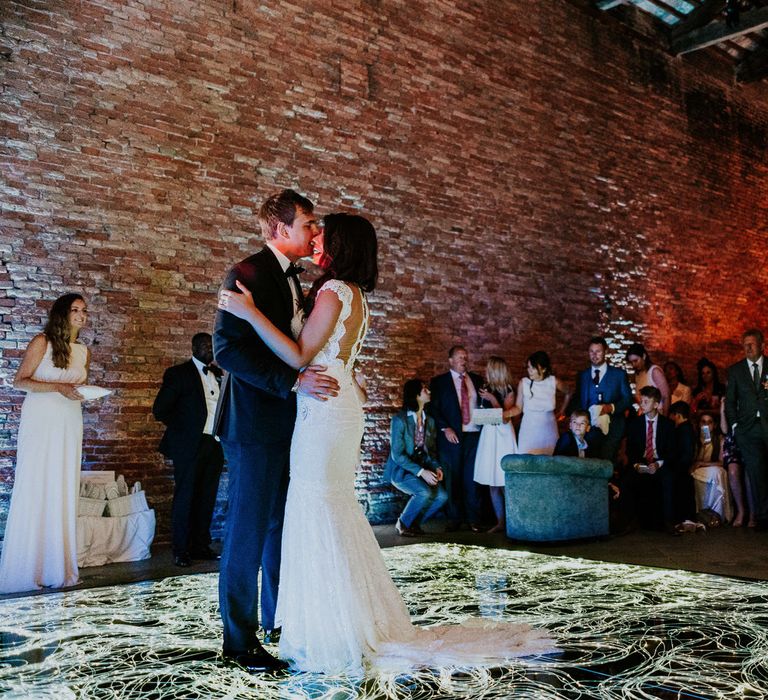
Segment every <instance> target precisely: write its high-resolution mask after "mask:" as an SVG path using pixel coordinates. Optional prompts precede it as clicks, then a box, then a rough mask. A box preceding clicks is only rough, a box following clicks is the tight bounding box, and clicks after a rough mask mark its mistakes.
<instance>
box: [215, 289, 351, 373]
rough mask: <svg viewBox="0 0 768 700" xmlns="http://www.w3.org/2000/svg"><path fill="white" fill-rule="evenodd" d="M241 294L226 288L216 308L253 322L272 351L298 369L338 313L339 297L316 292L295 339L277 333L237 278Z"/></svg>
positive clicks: (321, 342) (313, 352)
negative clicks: (310, 309) (313, 304)
mask: <svg viewBox="0 0 768 700" xmlns="http://www.w3.org/2000/svg"><path fill="white" fill-rule="evenodd" d="M235 284H236V285H237V288H238V289H239V290H240V291H241V294H238V293H236V292H231V291H229V290H227V289H224V290H222V291H221V292H220V293H219V308H220V309H221V310H222V311H227V312H229V313H231V314H233V315H235V316H237V317H238V318H242V319H244V320H246V321H248V323H250V324H251V326H253V329H254V330H255V331H256V332H257V333H258V334H259V336H260V337H261V339H262V340H263V341H264V342H265V343H266V345H267V346H268V347H269V349H270V350H272V352H274V353H275V355H277V356H278V357H279V358H280V359H281V360H283V362H285V363H286V364H287V365H290V366H291V367H293V368H294V369H301V368H302V367H304V366H306V365H307V364H308V363H309V361H310V360H311V359H312V358H313V357H314V356H315V355H316V354H317V352H318V351H319V350H320V349H321V348H322V347H323V346H324V345H325V344H326V342H328V338H330V337H331V333H333V329H334V327H335V325H336V321H337V320H338V318H339V314H340V313H341V301H340V299H339V298H338V297H337V296H336V295H335V294H334V293H333V292H328V291H326V292H320V294H318V295H317V299H316V300H315V306H314V308H313V309H312V313H311V314H310V316H309V318H308V319H307V322H306V323H305V324H304V328H303V330H302V331H301V335H299V339H298V340H293V338H289V337H288V336H286V335H284V334H283V333H281V332H280V331H279V330H278V329H277V328H276V327H275V325H274V324H273V323H272V322H271V321H270V320H269V319H268V318H267V317H266V316H265V315H264V314H263V313H261V311H259V309H257V308H256V305H255V304H254V303H253V296H252V295H251V293H250V292H249V291H248V288H247V287H245V285H243V284H241V283H240V281H239V280H237V281H236V282H235Z"/></svg>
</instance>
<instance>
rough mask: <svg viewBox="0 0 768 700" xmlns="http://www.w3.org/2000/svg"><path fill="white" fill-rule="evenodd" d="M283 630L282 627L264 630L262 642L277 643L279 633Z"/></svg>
mask: <svg viewBox="0 0 768 700" xmlns="http://www.w3.org/2000/svg"><path fill="white" fill-rule="evenodd" d="M282 631H283V628H282V627H275V629H273V630H264V640H263V643H264V644H277V643H278V642H279V641H280V633H281V632H282Z"/></svg>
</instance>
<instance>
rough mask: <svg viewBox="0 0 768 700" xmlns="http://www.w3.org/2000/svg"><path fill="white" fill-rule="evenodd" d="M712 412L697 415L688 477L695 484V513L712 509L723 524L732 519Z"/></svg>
mask: <svg viewBox="0 0 768 700" xmlns="http://www.w3.org/2000/svg"><path fill="white" fill-rule="evenodd" d="M718 417H719V416H717V415H716V414H715V413H714V412H711V413H709V412H708V413H701V414H699V439H698V441H697V444H696V457H695V458H694V461H693V467H691V476H693V479H694V481H696V482H697V486H696V510H697V511H701V510H706V509H709V510H713V511H715V512H716V513H717V514H718V515H719V516H720V518H721V519H722V521H723V522H724V523H726V522H730V521H731V520H732V518H733V505H732V503H731V494H730V490H729V488H728V472H727V471H726V469H725V467H724V466H723V449H722V448H723V439H722V435H721V434H720V430H719V427H720V426H719V421H718Z"/></svg>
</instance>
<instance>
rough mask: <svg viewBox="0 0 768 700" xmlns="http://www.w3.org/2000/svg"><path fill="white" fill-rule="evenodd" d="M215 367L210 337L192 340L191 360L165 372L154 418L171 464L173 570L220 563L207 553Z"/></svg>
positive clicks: (212, 498)
mask: <svg viewBox="0 0 768 700" xmlns="http://www.w3.org/2000/svg"><path fill="white" fill-rule="evenodd" d="M212 363H213V343H212V340H211V335H210V333H197V334H196V335H195V336H193V338H192V358H191V359H189V360H187V361H186V362H182V363H181V364H179V365H174V366H173V367H169V368H168V369H167V370H166V371H165V374H164V375H163V383H162V386H161V387H160V391H159V392H158V394H157V398H156V399H155V403H154V406H153V407H152V413H153V414H154V416H155V418H156V419H157V420H159V421H161V422H162V423H164V424H165V425H166V431H165V434H164V435H163V439H162V440H161V442H160V452H162V453H163V454H164V455H165V456H166V457H168V458H169V459H171V460H172V461H173V479H174V489H173V508H172V516H171V517H172V523H173V558H174V563H175V564H176V566H189V565H190V564H191V563H192V560H193V559H204V560H205V559H218V558H219V555H218V554H216V552H214V551H213V550H212V549H211V546H210V545H211V535H210V529H211V520H212V518H213V510H214V507H215V506H216V493H217V492H218V488H219V477H220V476H221V468H222V465H223V464H224V453H223V452H222V449H221V443H220V442H219V440H218V438H216V437H214V435H213V417H214V415H215V413H216V402H217V401H218V400H219V377H220V375H221V370H220V369H219V368H218V367H216V366H215V365H214V364H212Z"/></svg>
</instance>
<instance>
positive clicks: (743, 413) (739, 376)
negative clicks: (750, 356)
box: [725, 357, 768, 435]
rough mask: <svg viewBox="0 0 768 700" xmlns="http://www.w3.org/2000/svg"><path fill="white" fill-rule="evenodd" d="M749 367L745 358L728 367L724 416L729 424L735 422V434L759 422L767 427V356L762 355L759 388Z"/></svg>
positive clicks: (741, 432)
mask: <svg viewBox="0 0 768 700" xmlns="http://www.w3.org/2000/svg"><path fill="white" fill-rule="evenodd" d="M750 367H751V364H747V360H741V361H740V362H737V363H736V364H735V365H731V366H730V367H729V368H728V384H727V385H726V392H725V417H726V418H727V419H728V424H729V425H733V424H734V423H736V424H737V425H736V428H735V429H734V434H736V435H740V434H742V435H743V434H744V433H745V432H747V431H748V430H750V429H751V428H753V427H754V426H756V425H758V424H759V423H762V425H763V427H764V429H768V389H766V388H765V382H766V381H768V357H763V373H762V376H761V377H760V388H759V389H758V388H757V387H755V382H754V380H753V377H752V372H751V371H750ZM758 411H760V417H759V418H758V416H757V412H758Z"/></svg>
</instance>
